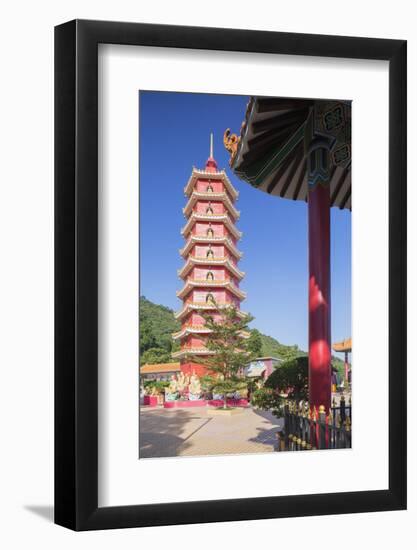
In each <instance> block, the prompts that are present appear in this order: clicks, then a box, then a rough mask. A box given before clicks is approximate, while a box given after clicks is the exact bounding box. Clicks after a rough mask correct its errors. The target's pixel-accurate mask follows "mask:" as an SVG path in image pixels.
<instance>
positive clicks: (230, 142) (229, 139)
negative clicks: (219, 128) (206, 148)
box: [223, 128, 240, 165]
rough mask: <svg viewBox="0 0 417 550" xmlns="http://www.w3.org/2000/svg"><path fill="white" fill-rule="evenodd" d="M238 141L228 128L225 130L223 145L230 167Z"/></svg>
mask: <svg viewBox="0 0 417 550" xmlns="http://www.w3.org/2000/svg"><path fill="white" fill-rule="evenodd" d="M239 141H240V137H237V135H236V134H232V133H231V130H230V128H227V130H226V131H225V132H224V134H223V144H224V146H225V148H226V149H227V150H228V151H229V153H230V161H229V164H230V165H231V164H232V162H233V160H234V158H235V156H236V152H237V148H238V145H239Z"/></svg>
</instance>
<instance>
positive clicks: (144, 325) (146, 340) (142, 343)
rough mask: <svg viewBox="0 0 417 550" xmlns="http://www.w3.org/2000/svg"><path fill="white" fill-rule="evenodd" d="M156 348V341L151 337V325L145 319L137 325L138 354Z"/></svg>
mask: <svg viewBox="0 0 417 550" xmlns="http://www.w3.org/2000/svg"><path fill="white" fill-rule="evenodd" d="M155 346H156V339H155V336H154V335H153V329H152V323H151V322H150V321H148V320H146V319H144V320H141V322H140V324H139V350H140V354H141V355H142V353H144V352H145V351H146V350H148V349H150V348H154V347H155Z"/></svg>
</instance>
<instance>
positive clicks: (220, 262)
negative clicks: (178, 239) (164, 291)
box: [178, 256, 245, 279]
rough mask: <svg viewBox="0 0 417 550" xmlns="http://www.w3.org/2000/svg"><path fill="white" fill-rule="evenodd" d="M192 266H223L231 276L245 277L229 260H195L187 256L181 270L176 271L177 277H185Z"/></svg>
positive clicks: (193, 257)
mask: <svg viewBox="0 0 417 550" xmlns="http://www.w3.org/2000/svg"><path fill="white" fill-rule="evenodd" d="M194 265H205V266H210V265H213V266H224V267H226V268H227V269H228V270H229V271H230V272H231V273H233V275H235V276H236V277H237V278H238V279H243V277H244V276H245V272H244V271H240V269H239V268H238V267H237V266H235V265H234V264H233V263H232V262H231V261H230V260H229V258H210V259H207V258H197V257H195V256H189V257H188V259H187V262H186V263H185V264H184V265H183V267H182V268H181V269H179V270H178V275H179V276H180V277H185V276H186V275H187V273H188V272H189V271H190V269H192V267H193V266H194Z"/></svg>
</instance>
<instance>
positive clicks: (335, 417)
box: [277, 396, 352, 451]
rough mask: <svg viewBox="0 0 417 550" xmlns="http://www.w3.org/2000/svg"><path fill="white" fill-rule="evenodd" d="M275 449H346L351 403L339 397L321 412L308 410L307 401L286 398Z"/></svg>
mask: <svg viewBox="0 0 417 550" xmlns="http://www.w3.org/2000/svg"><path fill="white" fill-rule="evenodd" d="M277 435H278V450H279V451H311V450H317V449H347V448H350V447H351V446H352V406H351V403H350V402H349V404H348V405H347V404H346V401H345V399H344V397H343V396H341V399H340V404H339V405H338V406H336V403H335V402H334V401H333V404H332V406H331V408H330V409H329V410H328V411H327V413H326V411H325V408H324V406H320V407H319V410H318V411H317V410H316V408H315V407H314V408H313V410H310V406H309V403H307V402H295V401H289V402H288V403H286V404H285V405H284V427H283V430H281V431H280V432H278V434H277Z"/></svg>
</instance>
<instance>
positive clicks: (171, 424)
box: [139, 407, 283, 458]
mask: <svg viewBox="0 0 417 550" xmlns="http://www.w3.org/2000/svg"><path fill="white" fill-rule="evenodd" d="M282 422H283V421H282V419H277V418H275V417H274V416H273V415H272V414H271V413H269V412H267V411H260V410H256V409H252V408H246V409H242V411H241V412H238V413H236V414H233V415H230V416H229V415H228V416H221V415H218V414H212V409H211V408H210V407H206V408H195V409H189V408H187V409H185V408H184V409H163V408H162V407H158V408H148V407H141V411H140V419H139V426H140V453H139V456H140V458H157V457H169V456H171V457H172V456H198V455H200V456H202V455H203V456H207V455H224V454H242V453H268V452H273V451H274V450H276V444H277V437H276V432H277V431H278V430H279V429H280V428H281V427H282Z"/></svg>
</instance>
